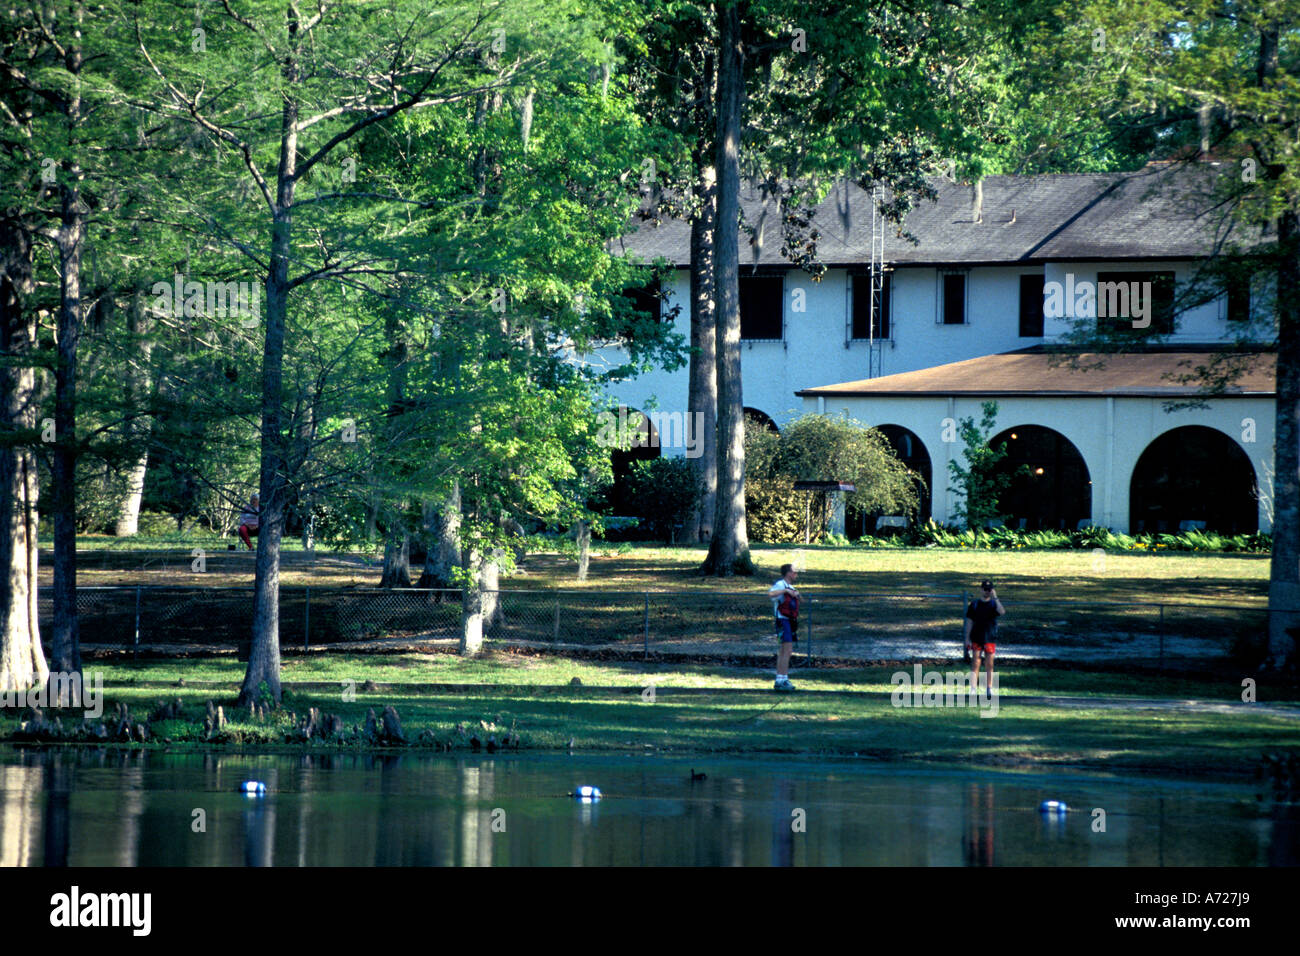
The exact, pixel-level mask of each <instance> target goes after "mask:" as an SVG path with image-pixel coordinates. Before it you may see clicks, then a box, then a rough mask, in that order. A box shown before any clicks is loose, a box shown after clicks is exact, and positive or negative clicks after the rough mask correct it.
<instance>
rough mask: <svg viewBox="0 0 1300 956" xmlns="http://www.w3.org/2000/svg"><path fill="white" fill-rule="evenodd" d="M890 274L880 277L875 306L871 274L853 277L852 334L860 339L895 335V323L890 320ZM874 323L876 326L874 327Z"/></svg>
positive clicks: (884, 337)
mask: <svg viewBox="0 0 1300 956" xmlns="http://www.w3.org/2000/svg"><path fill="white" fill-rule="evenodd" d="M890 278H891V276H890V274H889V273H888V272H886V273H883V274H882V275H881V277H880V280H881V285H880V292H879V293H877V294H876V299H875V308H874V309H872V308H871V305H872V301H871V276H870V275H856V276H854V277H853V290H852V296H853V328H852V330H851V335H852V338H853V339H854V340H858V339H888V338H892V337H893V323H892V322H891V321H890V311H889V310H890V304H891V303H890ZM873 324H874V327H873Z"/></svg>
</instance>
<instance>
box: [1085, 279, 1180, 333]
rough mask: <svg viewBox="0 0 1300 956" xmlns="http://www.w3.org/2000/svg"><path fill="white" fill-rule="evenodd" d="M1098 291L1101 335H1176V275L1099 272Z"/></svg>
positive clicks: (1098, 322) (1098, 325) (1098, 316)
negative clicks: (1134, 333)
mask: <svg viewBox="0 0 1300 956" xmlns="http://www.w3.org/2000/svg"><path fill="white" fill-rule="evenodd" d="M1148 283H1150V284H1149V285H1148ZM1096 288H1097V301H1096V310H1097V331H1098V332H1112V333H1113V332H1129V333H1130V334H1131V333H1132V332H1133V331H1135V330H1136V331H1145V332H1149V333H1152V334H1154V335H1172V334H1173V331H1174V274H1173V273H1172V272H1098V273H1097V287H1096ZM1148 295H1149V298H1148ZM1134 322H1141V323H1144V324H1141V325H1134V324H1133V323H1134ZM1147 322H1149V323H1150V324H1149V325H1146V324H1145V323H1147Z"/></svg>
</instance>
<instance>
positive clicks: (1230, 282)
mask: <svg viewBox="0 0 1300 956" xmlns="http://www.w3.org/2000/svg"><path fill="white" fill-rule="evenodd" d="M1224 284H1225V286H1226V289H1225V297H1226V299H1227V302H1226V308H1227V319H1228V321H1229V322H1249V321H1250V276H1249V275H1232V276H1229V277H1228V279H1227V280H1226V282H1225V283H1224Z"/></svg>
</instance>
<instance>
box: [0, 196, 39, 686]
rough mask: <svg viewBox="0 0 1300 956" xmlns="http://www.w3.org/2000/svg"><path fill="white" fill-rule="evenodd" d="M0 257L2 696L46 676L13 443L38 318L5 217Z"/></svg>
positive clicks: (27, 248)
mask: <svg viewBox="0 0 1300 956" xmlns="http://www.w3.org/2000/svg"><path fill="white" fill-rule="evenodd" d="M0 256H2V257H3V259H0V358H3V359H4V361H3V362H0V436H3V437H4V439H5V440H3V441H0V574H3V575H4V583H5V588H4V602H3V604H0V690H27V689H29V688H32V687H36V686H39V685H42V684H44V683H45V680H46V678H47V677H48V676H49V668H48V667H47V666H46V663H45V651H44V650H43V649H42V647H41V635H40V627H39V624H38V619H37V614H36V587H37V585H36V562H37V554H38V552H37V541H36V495H37V484H36V461H35V457H34V456H33V454H32V451H31V448H30V447H29V446H26V445H25V444H24V443H21V442H19V441H17V440H11V439H14V438H16V436H15V434H14V433H15V432H27V433H28V435H29V436H31V435H33V434H34V433H35V430H36V373H35V370H34V368H33V366H32V365H31V364H30V357H31V353H32V352H33V351H34V349H35V347H36V315H35V313H34V312H30V311H28V310H27V309H26V306H25V299H26V297H27V295H28V294H30V293H31V291H32V289H33V287H34V283H33V281H32V258H33V254H32V247H31V239H30V236H29V235H28V233H27V231H26V230H24V229H23V228H21V225H20V224H19V223H17V222H16V221H14V220H12V219H9V218H7V217H0ZM32 440H33V439H32V438H31V437H29V438H28V439H27V441H29V442H30V441H32Z"/></svg>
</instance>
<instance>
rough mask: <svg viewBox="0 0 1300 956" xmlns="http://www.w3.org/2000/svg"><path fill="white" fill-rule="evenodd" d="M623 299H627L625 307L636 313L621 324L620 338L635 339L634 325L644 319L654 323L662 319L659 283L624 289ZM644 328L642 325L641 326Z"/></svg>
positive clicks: (661, 295)
mask: <svg viewBox="0 0 1300 956" xmlns="http://www.w3.org/2000/svg"><path fill="white" fill-rule="evenodd" d="M622 296H623V298H624V299H627V300H628V302H627V306H628V307H629V308H630V309H631V310H632V312H634V313H637V314H635V315H630V316H628V317H627V319H626V320H625V321H624V323H623V328H622V331H621V333H620V334H621V336H622V338H624V339H627V340H629V341H630V340H632V339H633V338H635V337H636V329H635V324H636V323H638V322H640V323H644V322H645V320H646V317H647V316H649V318H650V319H652V320H654V321H655V322H658V321H660V319H661V318H662V309H661V306H662V304H663V298H664V293H663V289H662V287H661V286H660V284H659V282H658V281H657V280H656V281H654V282H651V283H650V284H649V285H643V286H632V287H630V288H627V289H624V290H623V292H622ZM643 327H644V325H643Z"/></svg>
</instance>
